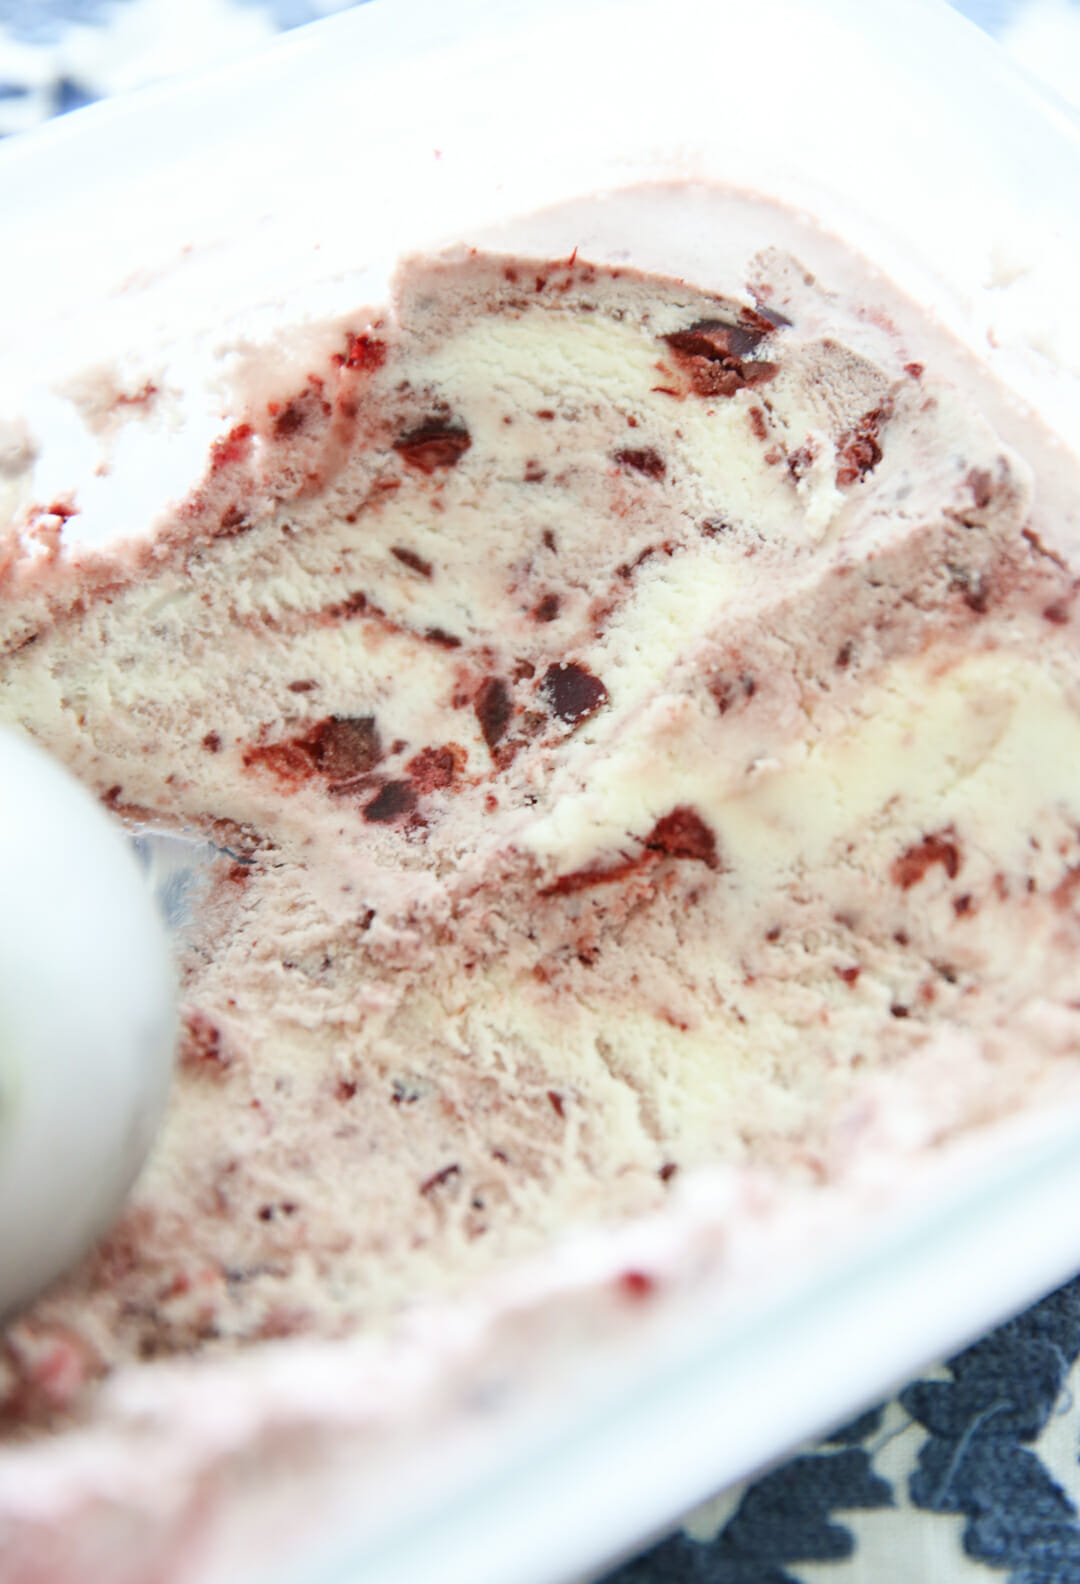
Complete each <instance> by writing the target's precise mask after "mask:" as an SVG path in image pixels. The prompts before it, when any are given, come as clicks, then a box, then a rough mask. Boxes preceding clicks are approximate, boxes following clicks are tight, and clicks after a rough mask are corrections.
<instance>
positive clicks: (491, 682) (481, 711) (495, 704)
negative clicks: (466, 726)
mask: <svg viewBox="0 0 1080 1584" xmlns="http://www.w3.org/2000/svg"><path fill="white" fill-rule="evenodd" d="M473 708H474V709H475V710H476V718H477V720H478V721H479V722H480V730H481V731H482V732H483V734H484V741H485V742H486V743H487V745H488V747H489V748H494V747H495V745H496V743H498V742H500V741H501V740H502V738H503V737H504V736H505V734H506V728H507V727H508V726H509V724H510V717H511V715H512V714H513V713H514V705H513V701H512V699H511V697H510V684H509V683H508V682H506V681H504V679H503V678H502V677H487V678H486V679H485V680H484V681H483V682H482V683H481V684H480V691H479V692H478V693H477V695H476V698H475V700H474V701H473Z"/></svg>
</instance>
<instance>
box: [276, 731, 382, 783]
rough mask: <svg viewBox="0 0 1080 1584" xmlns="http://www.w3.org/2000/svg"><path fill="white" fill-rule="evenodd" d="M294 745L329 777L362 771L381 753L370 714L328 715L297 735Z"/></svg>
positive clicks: (346, 776)
mask: <svg viewBox="0 0 1080 1584" xmlns="http://www.w3.org/2000/svg"><path fill="white" fill-rule="evenodd" d="M296 745H297V747H299V748H303V749H304V750H305V752H306V753H307V754H308V755H309V756H310V758H311V761H312V763H313V764H314V765H315V767H316V769H317V770H318V771H319V772H320V774H321V775H324V776H326V777H327V779H328V780H330V781H348V780H350V779H351V778H352V777H353V776H358V775H363V774H365V772H366V771H368V770H373V769H374V768H375V766H376V765H377V764H378V763H379V760H380V759H381V758H382V756H383V750H382V743H381V742H380V740H379V731H378V727H377V726H376V724H375V717H374V715H331V716H330V717H329V718H328V719H327V720H324V721H320V722H319V724H318V725H317V726H316V727H315V728H314V730H313V731H311V732H310V733H309V734H308V735H307V737H303V738H298V739H297V740H296Z"/></svg>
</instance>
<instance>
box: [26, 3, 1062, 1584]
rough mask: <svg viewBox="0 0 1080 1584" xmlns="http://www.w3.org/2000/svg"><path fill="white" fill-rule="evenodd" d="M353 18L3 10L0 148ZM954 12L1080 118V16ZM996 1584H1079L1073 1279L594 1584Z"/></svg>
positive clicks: (1049, 11) (105, 6)
mask: <svg viewBox="0 0 1080 1584" xmlns="http://www.w3.org/2000/svg"><path fill="white" fill-rule="evenodd" d="M355 3H362V0H0V136H7V135H11V134H17V133H18V132H20V131H23V130H25V129H27V128H30V127H33V126H36V125H37V124H39V123H40V122H42V121H44V120H47V119H48V118H49V117H50V116H54V115H62V114H64V113H65V112H67V111H69V110H73V109H77V108H78V107H79V106H81V105H85V104H89V103H92V102H93V101H94V100H97V99H102V98H105V97H107V96H108V95H110V94H115V93H123V92H126V91H128V90H130V89H132V88H136V87H141V86H143V85H144V84H147V83H150V82H157V81H162V80H164V79H166V78H169V77H175V76H180V75H183V74H185V73H187V72H190V71H194V70H198V69H200V68H204V67H207V66H210V65H219V64H222V63H223V62H225V61H227V60H229V59H233V58H236V57H237V56H239V55H242V54H245V53H248V52H249V51H251V50H253V49H257V48H258V47H259V46H260V45H261V44H263V43H265V42H266V41H267V40H269V39H270V38H272V37H273V36H274V34H275V33H277V32H279V31H280V30H281V29H284V28H291V27H296V26H299V25H300V24H302V23H305V22H311V21H315V20H316V19H318V18H319V17H323V16H327V15H329V14H330V13H332V12H335V11H341V10H345V9H346V8H347V6H349V5H351V4H355ZM867 3H868V4H873V3H875V0H867ZM955 3H956V4H957V8H958V9H959V10H961V11H964V12H965V13H966V14H967V15H968V16H970V17H971V18H972V19H973V20H974V21H975V22H977V23H979V24H980V26H982V27H984V28H986V29H987V30H988V31H989V32H992V33H994V34H995V35H996V36H997V37H998V38H999V39H1000V40H1001V42H1002V43H1003V45H1004V46H1005V47H1006V48H1007V49H1008V50H1009V51H1010V52H1011V53H1012V54H1013V56H1014V57H1015V58H1016V60H1017V61H1018V62H1019V64H1020V65H1021V66H1022V67H1024V69H1026V70H1027V71H1028V72H1030V73H1031V74H1032V75H1033V76H1035V77H1036V78H1038V79H1040V80H1041V81H1042V83H1043V85H1044V86H1045V87H1046V88H1048V89H1049V90H1050V91H1051V92H1052V93H1055V94H1056V95H1058V96H1059V97H1060V98H1062V99H1064V100H1066V101H1067V102H1071V103H1072V104H1073V106H1074V107H1076V108H1077V109H1080V0H955ZM1077 201H1078V202H1080V194H1078V195H1077ZM994 1580H1000V1581H1001V1584H1080V1279H1078V1280H1077V1281H1075V1282H1073V1283H1071V1284H1070V1285H1069V1286H1068V1287H1065V1288H1063V1289H1062V1290H1061V1291H1060V1292H1057V1293H1055V1294H1053V1295H1052V1296H1051V1297H1049V1298H1047V1299H1045V1300H1044V1301H1043V1302H1042V1303H1040V1304H1037V1305H1036V1306H1035V1307H1034V1308H1033V1309H1030V1310H1029V1311H1028V1312H1027V1314H1025V1315H1022V1316H1021V1317H1020V1318H1019V1319H1016V1320H1013V1321H1011V1322H1010V1323H1009V1324H1008V1325H1005V1326H1002V1327H1001V1328H1000V1329H999V1330H997V1331H995V1332H993V1333H992V1334H991V1335H990V1336H988V1337H986V1338H984V1339H983V1340H982V1341H981V1342H977V1343H976V1344H975V1345H974V1346H973V1347H969V1348H967V1349H966V1350H965V1351H964V1352H963V1353H960V1354H958V1355H957V1356H956V1357H955V1358H953V1359H950V1360H949V1361H948V1362H947V1363H946V1364H944V1365H941V1366H939V1367H938V1368H936V1369H933V1370H930V1371H928V1372H927V1373H926V1374H925V1375H924V1376H923V1377H922V1378H921V1379H920V1380H917V1381H914V1382H913V1383H912V1384H911V1385H910V1386H907V1387H905V1388H904V1390H903V1391H901V1392H900V1393H899V1394H898V1395H897V1396H896V1398H895V1399H894V1400H893V1401H891V1402H889V1403H887V1404H885V1405H883V1406H882V1407H880V1408H876V1409H874V1410H873V1411H872V1412H870V1413H866V1414H864V1415H863V1416H862V1417H861V1418H859V1419H857V1420H855V1421H854V1423H852V1424H849V1425H845V1426H844V1427H842V1428H841V1429H839V1430H836V1431H835V1432H834V1433H833V1434H832V1435H831V1436H829V1437H828V1438H826V1439H825V1440H822V1441H820V1442H819V1443H818V1444H817V1445H815V1446H812V1447H809V1448H807V1449H806V1450H805V1451H803V1452H801V1453H800V1454H799V1455H797V1456H796V1457H793V1458H792V1459H791V1460H790V1461H788V1462H787V1463H785V1464H784V1465H783V1466H782V1467H780V1468H777V1469H775V1470H774V1471H773V1472H772V1473H769V1474H766V1475H765V1476H764V1477H763V1478H761V1479H758V1480H755V1481H753V1482H752V1483H750V1484H748V1485H746V1486H743V1487H741V1488H739V1489H737V1490H732V1491H725V1492H723V1493H721V1494H720V1495H719V1496H717V1497H716V1499H715V1500H714V1501H712V1502H709V1503H707V1504H706V1505H705V1506H704V1507H702V1508H700V1509H699V1510H698V1511H697V1512H696V1513H695V1514H694V1515H693V1517H692V1518H691V1519H689V1520H687V1522H686V1525H685V1527H684V1529H682V1530H680V1532H679V1533H678V1534H676V1535H674V1536H673V1537H672V1538H670V1539H668V1540H665V1541H663V1542H662V1543H661V1544H660V1545H658V1546H655V1547H653V1549H652V1550H650V1551H648V1552H647V1553H645V1554H644V1555H643V1556H640V1557H638V1558H636V1559H635V1560H634V1561H632V1562H629V1563H626V1564H625V1565H624V1566H623V1567H621V1568H619V1569H618V1570H617V1571H616V1572H615V1573H613V1574H611V1575H609V1577H608V1578H607V1579H606V1580H604V1581H603V1584H993V1581H994Z"/></svg>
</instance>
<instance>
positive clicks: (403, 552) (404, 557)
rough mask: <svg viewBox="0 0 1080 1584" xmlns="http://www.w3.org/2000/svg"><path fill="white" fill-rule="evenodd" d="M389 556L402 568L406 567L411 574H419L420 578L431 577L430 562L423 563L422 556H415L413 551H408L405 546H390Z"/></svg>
mask: <svg viewBox="0 0 1080 1584" xmlns="http://www.w3.org/2000/svg"><path fill="white" fill-rule="evenodd" d="M390 554H391V555H392V556H393V557H394V558H395V560H397V561H400V562H401V564H402V566H407V567H408V568H409V569H410V570H411V571H413V572H419V574H420V576H421V577H426V578H429V577H430V576H431V562H430V561H425V560H424V558H423V556H421V555H417V553H416V551H415V550H410V549H409V548H408V546H407V545H391V546H390Z"/></svg>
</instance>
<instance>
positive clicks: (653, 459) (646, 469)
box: [614, 446, 667, 479]
mask: <svg viewBox="0 0 1080 1584" xmlns="http://www.w3.org/2000/svg"><path fill="white" fill-rule="evenodd" d="M614 460H615V461H616V462H617V463H618V464H619V466H620V467H625V468H633V470H634V472H635V473H644V474H645V477H646V478H652V479H662V478H663V476H664V474H665V473H666V472H667V464H666V463H665V461H664V459H663V457H662V456H661V455H660V453H659V451H654V450H653V448H652V447H651V446H645V447H644V448H643V449H642V450H640V451H635V450H633V449H628V448H626V447H624V448H623V449H622V450H621V451H616V452H615V458H614Z"/></svg>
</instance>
